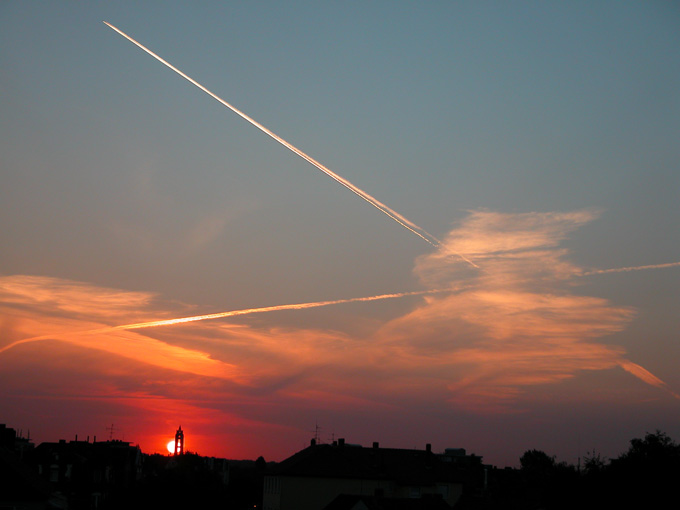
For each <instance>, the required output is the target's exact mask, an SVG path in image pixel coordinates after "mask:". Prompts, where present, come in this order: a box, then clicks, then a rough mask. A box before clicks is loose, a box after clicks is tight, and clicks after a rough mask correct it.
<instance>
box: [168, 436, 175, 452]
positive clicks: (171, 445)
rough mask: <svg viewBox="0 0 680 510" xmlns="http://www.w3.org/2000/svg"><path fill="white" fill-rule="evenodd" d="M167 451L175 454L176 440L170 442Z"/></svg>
mask: <svg viewBox="0 0 680 510" xmlns="http://www.w3.org/2000/svg"><path fill="white" fill-rule="evenodd" d="M167 449H168V451H169V452H170V453H175V440H174V439H173V440H172V441H168V444H167Z"/></svg>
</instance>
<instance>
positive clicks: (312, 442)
mask: <svg viewBox="0 0 680 510" xmlns="http://www.w3.org/2000/svg"><path fill="white" fill-rule="evenodd" d="M310 445H311V446H316V439H314V438H312V440H311V442H310Z"/></svg>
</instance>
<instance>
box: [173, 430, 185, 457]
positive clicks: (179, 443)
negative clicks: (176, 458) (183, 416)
mask: <svg viewBox="0 0 680 510" xmlns="http://www.w3.org/2000/svg"><path fill="white" fill-rule="evenodd" d="M183 453H184V432H183V431H182V426H181V425H180V426H179V428H178V429H177V432H175V453H174V454H175V455H182V454H183Z"/></svg>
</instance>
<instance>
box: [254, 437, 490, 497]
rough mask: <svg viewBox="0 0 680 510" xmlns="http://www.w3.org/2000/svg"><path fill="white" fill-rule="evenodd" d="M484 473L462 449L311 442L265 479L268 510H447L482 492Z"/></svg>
mask: <svg viewBox="0 0 680 510" xmlns="http://www.w3.org/2000/svg"><path fill="white" fill-rule="evenodd" d="M484 469H485V467H484V466H483V465H482V463H481V457H477V456H474V455H472V456H468V455H466V454H465V450H462V449H451V450H447V451H446V452H445V453H444V454H435V453H433V452H432V448H431V446H430V445H429V444H428V445H426V447H425V449H424V450H405V449H396V448H381V447H380V445H379V443H373V446H372V447H370V448H363V447H361V446H359V445H352V444H347V443H345V441H344V439H339V440H338V441H337V442H334V443H333V444H316V443H315V442H314V441H312V443H311V445H310V446H309V447H308V448H305V449H304V450H302V451H300V452H298V453H296V454H295V455H293V456H291V457H289V458H288V459H286V460H284V461H283V462H281V463H280V464H279V465H278V466H276V467H275V468H274V469H272V470H271V472H269V473H268V474H267V475H266V476H265V477H264V494H263V502H262V504H263V510H322V509H326V510H354V509H362V510H368V509H376V510H378V509H381V510H382V509H385V510H388V509H409V510H426V509H427V510H430V509H431V510H440V509H447V508H452V507H454V506H455V505H456V504H457V503H458V502H459V500H460V499H461V496H462V495H463V491H464V489H465V490H467V491H470V490H475V489H476V490H481V489H482V488H483V484H484Z"/></svg>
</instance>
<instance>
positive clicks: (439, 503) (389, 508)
mask: <svg viewBox="0 0 680 510" xmlns="http://www.w3.org/2000/svg"><path fill="white" fill-rule="evenodd" d="M323 510H451V507H450V506H449V505H448V504H447V503H446V502H445V501H444V500H443V499H442V498H441V497H424V498H417V499H412V498H380V497H375V496H358V495H352V494H340V495H339V496H338V497H336V498H335V499H334V500H333V501H331V502H330V503H329V504H328V505H326V506H325V507H324V509H323Z"/></svg>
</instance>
